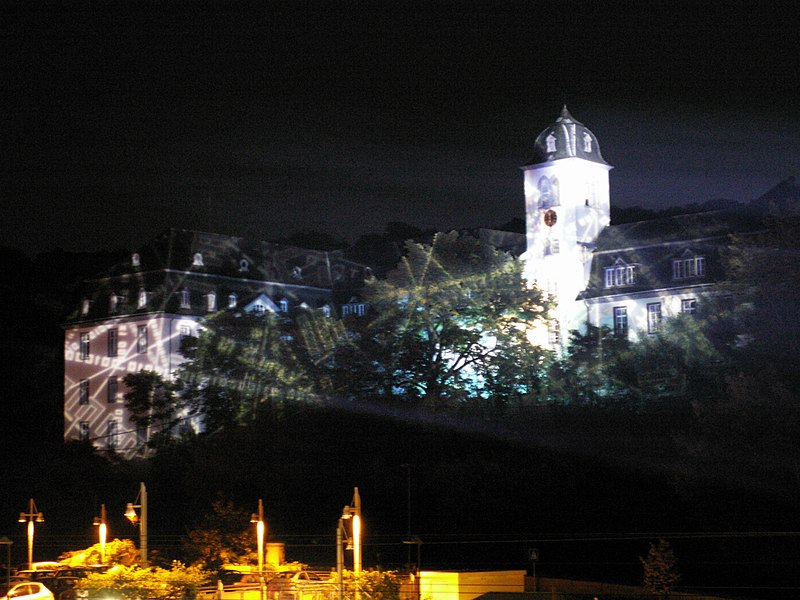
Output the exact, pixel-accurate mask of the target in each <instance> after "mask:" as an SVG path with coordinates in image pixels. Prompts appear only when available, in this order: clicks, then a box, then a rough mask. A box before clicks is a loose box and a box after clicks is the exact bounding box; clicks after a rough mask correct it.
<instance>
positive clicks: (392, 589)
mask: <svg viewBox="0 0 800 600" xmlns="http://www.w3.org/2000/svg"><path fill="white" fill-rule="evenodd" d="M335 579H336V577H335V574H334V580H335ZM342 582H343V583H344V597H345V600H355V599H356V598H357V597H358V596H357V594H356V591H358V592H359V595H360V597H361V598H369V599H370V600H399V599H400V577H399V576H398V574H397V571H361V574H360V575H359V576H358V577H356V574H355V573H354V572H353V571H348V570H344V571H343V572H342Z"/></svg>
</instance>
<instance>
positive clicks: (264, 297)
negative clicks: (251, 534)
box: [64, 229, 367, 457]
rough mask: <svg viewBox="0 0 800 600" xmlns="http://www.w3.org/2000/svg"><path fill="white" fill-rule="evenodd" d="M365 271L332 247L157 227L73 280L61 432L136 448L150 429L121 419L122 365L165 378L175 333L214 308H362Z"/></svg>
mask: <svg viewBox="0 0 800 600" xmlns="http://www.w3.org/2000/svg"><path fill="white" fill-rule="evenodd" d="M366 274H367V269H366V267H364V266H363V265H360V264H357V263H354V262H352V261H349V260H347V259H345V258H344V256H343V255H342V253H341V252H340V251H331V252H326V251H317V250H307V249H302V248H296V247H290V246H280V245H276V244H270V243H267V242H259V241H248V240H244V239H241V238H233V237H228V236H224V235H218V234H214V233H202V232H196V231H188V230H179V229H171V230H168V231H166V232H164V233H163V234H162V235H160V236H159V237H158V238H156V239H155V240H154V241H152V242H151V243H149V244H146V245H145V246H143V247H142V248H139V249H137V250H136V251H135V252H134V253H132V254H131V255H130V257H129V258H128V260H126V261H124V262H123V263H120V264H117V265H114V266H113V267H111V268H110V269H109V270H108V271H107V272H106V273H103V274H101V275H99V276H97V277H96V278H93V279H91V280H87V281H84V282H82V284H81V290H82V294H83V298H82V300H81V302H80V303H79V306H78V307H77V308H76V310H75V311H74V312H73V313H72V314H71V315H69V317H68V319H67V322H66V324H65V325H64V329H65V335H64V439H65V440H66V441H69V440H92V442H93V443H94V445H95V446H97V447H98V448H102V449H108V450H113V451H115V452H117V453H120V454H121V455H122V456H128V457H131V456H135V455H136V454H137V453H142V452H144V451H145V444H146V442H147V441H148V439H149V437H150V435H151V434H152V433H155V432H153V431H144V430H136V429H135V428H134V426H133V425H132V424H131V422H130V421H129V415H128V412H127V410H126V409H125V405H124V401H123V394H124V393H125V386H124V384H123V381H122V380H123V377H124V376H125V375H127V374H129V373H137V372H139V371H141V370H149V371H155V372H157V373H159V374H160V375H161V376H162V377H164V378H169V377H170V376H171V375H172V373H173V372H174V370H175V368H176V367H177V366H178V365H179V364H180V363H181V362H182V360H183V358H182V356H181V354H180V353H179V349H180V344H181V339H182V338H183V337H184V336H187V335H196V334H197V330H198V325H199V323H201V322H202V320H203V318H204V317H206V316H207V315H210V314H213V313H215V312H217V311H220V310H226V309H228V310H241V311H248V312H250V311H252V312H255V313H263V312H266V311H270V312H273V313H279V314H281V315H285V317H286V318H292V317H293V316H294V315H295V314H297V312H298V311H303V310H309V309H311V310H320V311H322V312H323V314H330V315H335V314H342V313H347V314H363V313H364V312H365V307H364V305H363V304H361V303H360V302H359V300H358V296H357V292H358V288H359V287H360V285H361V283H362V282H363V280H364V278H365V276H366Z"/></svg>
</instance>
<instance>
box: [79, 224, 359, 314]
mask: <svg viewBox="0 0 800 600" xmlns="http://www.w3.org/2000/svg"><path fill="white" fill-rule="evenodd" d="M368 272H369V269H368V268H367V267H365V266H364V265H361V264H358V263H355V262H353V261H350V260H347V259H345V258H344V257H343V255H342V253H341V252H340V251H332V252H331V251H321V250H308V249H304V248H297V247H293V246H281V245H279V244H273V243H269V242H260V241H251V240H245V239H243V238H235V237H230V236H224V235H220V234H215V233H206V232H200V231H191V230H185V229H169V230H167V231H165V232H163V233H162V234H160V235H159V236H157V237H156V238H155V239H154V240H153V241H152V242H150V243H148V244H145V245H144V246H141V247H140V248H138V249H137V250H136V251H135V252H133V253H132V254H131V255H130V256H129V257H127V258H126V260H124V261H122V262H120V263H117V264H116V265H114V266H112V267H111V268H110V269H108V270H107V271H106V272H105V273H102V274H100V275H98V276H96V277H94V278H92V279H89V280H86V281H84V282H83V283H82V286H81V287H82V293H83V298H84V299H86V300H89V302H90V305H89V310H88V312H87V313H84V312H83V303H81V306H78V307H76V309H75V311H74V312H73V313H72V314H71V315H69V317H68V321H71V322H74V321H85V320H96V319H105V318H108V317H111V316H115V317H116V316H122V315H134V314H138V313H148V312H154V311H155V312H159V311H165V312H169V313H175V314H193V315H203V314H207V308H208V304H207V295H208V294H209V293H210V292H214V293H215V294H216V298H217V301H216V304H217V307H218V308H224V307H226V306H227V304H228V297H229V296H230V295H231V294H236V297H237V306H243V305H246V304H247V303H249V302H250V301H252V300H254V299H255V298H257V297H258V296H259V295H261V294H265V295H266V296H267V297H269V298H270V299H271V300H272V301H273V302H275V303H277V302H279V301H280V300H282V299H286V300H287V301H289V303H290V306H292V307H294V306H297V305H299V304H301V303H305V304H307V305H308V306H310V307H312V308H317V307H319V306H322V305H323V304H325V303H328V302H334V303H337V304H338V303H341V302H346V301H347V299H348V298H350V297H352V296H353V295H354V293H355V292H356V291H357V290H358V289H360V288H361V286H362V285H363V282H364V279H365V277H366V276H367V274H368ZM140 290H144V291H145V292H146V293H147V302H146V306H144V307H142V308H139V304H138V299H139V292H140ZM184 290H186V291H187V292H188V294H189V305H188V307H187V306H185V304H184V303H183V302H182V300H183V298H182V297H181V296H182V294H183V291H184ZM112 296H115V297H116V298H117V299H118V302H117V306H116V308H115V309H114V308H112V302H111V300H110V298H111V297H112Z"/></svg>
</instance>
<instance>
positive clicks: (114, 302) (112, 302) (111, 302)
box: [108, 292, 119, 315]
mask: <svg viewBox="0 0 800 600" xmlns="http://www.w3.org/2000/svg"><path fill="white" fill-rule="evenodd" d="M118 306H119V296H117V294H116V292H111V295H110V296H109V297H108V312H110V313H111V314H112V315H113V314H114V313H116V312H117V310H118Z"/></svg>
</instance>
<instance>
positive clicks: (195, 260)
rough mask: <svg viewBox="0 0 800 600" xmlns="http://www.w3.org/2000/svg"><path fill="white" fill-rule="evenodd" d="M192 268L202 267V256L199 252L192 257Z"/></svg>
mask: <svg viewBox="0 0 800 600" xmlns="http://www.w3.org/2000/svg"><path fill="white" fill-rule="evenodd" d="M192 266H193V267H202V266H203V255H202V254H200V253H199V252H195V253H194V256H193V257H192Z"/></svg>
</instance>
